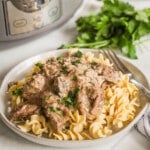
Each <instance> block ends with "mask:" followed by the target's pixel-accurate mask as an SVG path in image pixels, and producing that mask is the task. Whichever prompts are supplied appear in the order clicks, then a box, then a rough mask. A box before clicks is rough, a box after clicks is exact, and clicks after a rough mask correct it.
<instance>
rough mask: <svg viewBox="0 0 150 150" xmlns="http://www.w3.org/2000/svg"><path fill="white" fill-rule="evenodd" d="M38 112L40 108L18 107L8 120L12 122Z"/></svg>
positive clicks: (26, 105)
mask: <svg viewBox="0 0 150 150" xmlns="http://www.w3.org/2000/svg"><path fill="white" fill-rule="evenodd" d="M39 110H40V108H39V107H38V106H37V105H32V104H24V105H22V106H19V107H18V108H17V110H15V111H13V112H12V114H11V116H10V120H11V121H12V122H13V121H15V120H17V119H18V118H23V117H27V116H29V115H31V114H34V113H39Z"/></svg>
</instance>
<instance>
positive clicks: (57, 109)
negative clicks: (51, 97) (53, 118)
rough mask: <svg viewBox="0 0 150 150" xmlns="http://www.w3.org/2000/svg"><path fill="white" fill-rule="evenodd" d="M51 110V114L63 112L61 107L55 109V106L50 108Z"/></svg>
mask: <svg viewBox="0 0 150 150" xmlns="http://www.w3.org/2000/svg"><path fill="white" fill-rule="evenodd" d="M49 110H50V111H51V112H57V111H61V109H60V108H59V107H53V106H51V107H49Z"/></svg>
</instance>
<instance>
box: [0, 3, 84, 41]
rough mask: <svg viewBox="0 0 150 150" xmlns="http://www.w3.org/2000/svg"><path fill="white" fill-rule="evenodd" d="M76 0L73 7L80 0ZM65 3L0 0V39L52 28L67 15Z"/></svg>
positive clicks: (16, 37) (18, 37)
mask: <svg viewBox="0 0 150 150" xmlns="http://www.w3.org/2000/svg"><path fill="white" fill-rule="evenodd" d="M68 1H69V0H68ZM71 1H72V0H71ZM76 1H77V3H76V6H75V9H77V7H79V5H80V4H81V1H82V0H76ZM65 3H66V4H67V0H0V41H8V40H15V39H21V38H25V37H29V36H32V35H35V34H38V33H41V32H43V31H47V30H50V29H53V28H54V27H56V26H57V25H59V24H61V23H62V22H63V20H65V19H63V18H62V17H65V16H64V15H66V16H67V10H65ZM65 13H66V14H65ZM65 18H66V17H65Z"/></svg>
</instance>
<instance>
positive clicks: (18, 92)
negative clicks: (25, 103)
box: [12, 88, 22, 96]
mask: <svg viewBox="0 0 150 150" xmlns="http://www.w3.org/2000/svg"><path fill="white" fill-rule="evenodd" d="M12 94H13V95H16V96H20V95H22V88H16V89H15V90H14V91H13V92H12Z"/></svg>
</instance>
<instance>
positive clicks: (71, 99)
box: [63, 87, 79, 107]
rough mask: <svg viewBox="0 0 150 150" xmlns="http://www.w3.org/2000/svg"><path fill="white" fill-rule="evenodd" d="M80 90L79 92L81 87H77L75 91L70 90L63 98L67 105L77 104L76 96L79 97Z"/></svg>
mask: <svg viewBox="0 0 150 150" xmlns="http://www.w3.org/2000/svg"><path fill="white" fill-rule="evenodd" d="M78 92H79V88H77V87H76V88H75V89H74V91H73V92H72V91H69V92H68V95H67V96H66V97H64V98H63V100H64V101H65V105H66V106H67V107H70V106H75V105H76V98H77V95H78Z"/></svg>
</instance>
